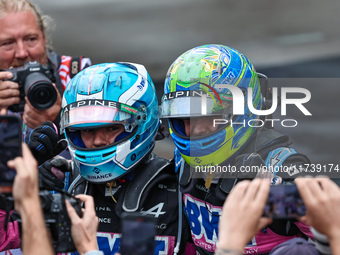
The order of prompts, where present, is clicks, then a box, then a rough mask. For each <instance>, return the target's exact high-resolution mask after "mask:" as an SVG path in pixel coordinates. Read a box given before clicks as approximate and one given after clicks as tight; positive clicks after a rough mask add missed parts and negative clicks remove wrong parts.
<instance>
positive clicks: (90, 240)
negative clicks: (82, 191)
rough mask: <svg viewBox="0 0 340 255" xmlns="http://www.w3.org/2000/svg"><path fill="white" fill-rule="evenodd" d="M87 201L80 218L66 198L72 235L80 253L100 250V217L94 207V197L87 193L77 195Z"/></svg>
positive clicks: (81, 254)
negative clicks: (98, 233) (98, 232)
mask: <svg viewBox="0 0 340 255" xmlns="http://www.w3.org/2000/svg"><path fill="white" fill-rule="evenodd" d="M76 197H77V198H79V199H80V200H81V201H83V202H84V203H85V210H83V217H82V218H80V217H79V216H78V214H77V213H76V211H75V209H74V208H73V207H72V205H71V204H70V202H69V201H67V200H66V208H67V213H68V215H69V217H70V219H71V222H72V226H71V235H72V239H73V242H74V244H75V246H76V248H77V251H78V252H79V254H80V255H83V254H85V253H86V252H88V251H93V250H98V244H97V229H98V224H99V222H98V217H97V216H96V211H95V209H94V201H93V197H91V196H87V195H77V196H76Z"/></svg>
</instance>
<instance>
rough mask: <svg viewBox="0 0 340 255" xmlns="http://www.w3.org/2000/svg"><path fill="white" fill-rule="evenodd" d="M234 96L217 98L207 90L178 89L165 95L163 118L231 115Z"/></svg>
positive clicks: (162, 110)
mask: <svg viewBox="0 0 340 255" xmlns="http://www.w3.org/2000/svg"><path fill="white" fill-rule="evenodd" d="M232 112H233V108H232V98H222V99H221V98H217V97H216V96H215V95H212V94H211V93H206V92H205V91H195V90H188V91H177V92H171V93H168V94H166V95H164V96H163V98H162V105H161V118H189V117H201V116H206V115H208V116H212V115H229V116H230V115H231V114H232Z"/></svg>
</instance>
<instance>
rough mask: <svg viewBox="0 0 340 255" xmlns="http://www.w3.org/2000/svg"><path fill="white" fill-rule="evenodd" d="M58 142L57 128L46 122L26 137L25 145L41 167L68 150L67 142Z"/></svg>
mask: <svg viewBox="0 0 340 255" xmlns="http://www.w3.org/2000/svg"><path fill="white" fill-rule="evenodd" d="M58 140H59V137H58V131H57V129H56V126H55V125H54V124H53V123H52V122H50V121H45V122H44V123H42V124H41V125H40V126H39V127H37V128H36V129H33V130H32V131H31V132H30V133H29V134H28V135H27V136H26V137H25V143H26V144H27V145H28V147H29V148H30V150H31V152H32V154H33V156H34V157H35V159H36V160H37V161H38V164H39V165H41V164H42V163H44V162H45V161H46V160H49V159H51V158H53V157H54V156H56V155H58V154H59V153H60V152H62V151H63V150H65V149H66V147H67V141H66V140H64V139H62V140H60V141H58Z"/></svg>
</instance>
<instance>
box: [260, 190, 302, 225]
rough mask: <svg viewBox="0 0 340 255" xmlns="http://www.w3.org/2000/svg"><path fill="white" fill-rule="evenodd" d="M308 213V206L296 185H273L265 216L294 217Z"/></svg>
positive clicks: (274, 217) (276, 217)
mask: <svg viewBox="0 0 340 255" xmlns="http://www.w3.org/2000/svg"><path fill="white" fill-rule="evenodd" d="M305 214H306V207H305V205H304V203H303V200H302V198H301V197H300V194H299V191H298V189H297V187H296V185H273V186H271V187H270V192H269V196H268V200H267V203H266V207H265V209H264V216H265V217H269V218H273V219H293V218H296V217H299V216H303V215H305Z"/></svg>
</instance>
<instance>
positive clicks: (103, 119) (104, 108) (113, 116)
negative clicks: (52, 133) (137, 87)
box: [61, 99, 138, 132]
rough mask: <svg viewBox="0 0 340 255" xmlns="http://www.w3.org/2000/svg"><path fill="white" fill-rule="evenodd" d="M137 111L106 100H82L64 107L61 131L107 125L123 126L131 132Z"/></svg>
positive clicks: (134, 124)
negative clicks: (68, 128) (70, 128)
mask: <svg viewBox="0 0 340 255" xmlns="http://www.w3.org/2000/svg"><path fill="white" fill-rule="evenodd" d="M137 115H138V110H137V109H136V108H134V107H131V106H129V105H125V104H121V103H118V102H113V101H108V100H94V99H91V100H82V101H78V102H75V103H72V104H69V105H67V106H66V107H64V109H63V111H62V113H61V129H62V130H64V129H65V128H67V127H72V129H76V128H79V129H81V128H88V127H91V126H101V125H107V124H123V125H124V128H125V131H127V132H131V131H132V130H133V128H134V127H135V126H136V125H137V118H136V117H137Z"/></svg>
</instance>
